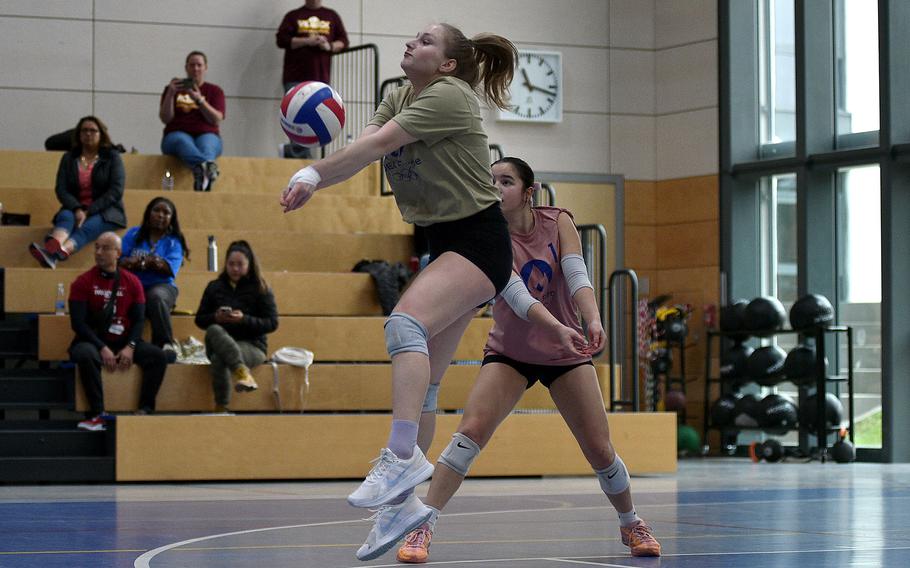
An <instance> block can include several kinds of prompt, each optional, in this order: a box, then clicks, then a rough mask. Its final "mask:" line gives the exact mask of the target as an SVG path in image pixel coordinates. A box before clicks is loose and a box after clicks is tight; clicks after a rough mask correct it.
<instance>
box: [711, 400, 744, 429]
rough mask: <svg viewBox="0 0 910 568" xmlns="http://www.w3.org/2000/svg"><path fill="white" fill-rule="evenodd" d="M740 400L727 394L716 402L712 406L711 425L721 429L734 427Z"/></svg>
mask: <svg viewBox="0 0 910 568" xmlns="http://www.w3.org/2000/svg"><path fill="white" fill-rule="evenodd" d="M738 400H739V397H738V396H736V395H735V394H725V395H723V396H722V397H720V398H718V399H717V400H715V401H714V404H712V405H711V424H712V425H714V426H717V427H720V428H724V427H727V426H732V425H733V419H734V418H735V417H736V402H737V401H738Z"/></svg>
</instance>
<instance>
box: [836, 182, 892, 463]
mask: <svg viewBox="0 0 910 568" xmlns="http://www.w3.org/2000/svg"><path fill="white" fill-rule="evenodd" d="M880 179H881V172H880V169H879V166H878V165H873V166H864V167H857V168H842V169H840V170H838V173H837V194H836V195H837V227H838V230H837V233H836V234H837V282H838V293H837V308H838V320H839V323H840V324H841V325H849V326H852V327H853V329H854V342H853V343H854V345H853V350H854V358H855V362H854V365H853V374H854V377H855V382H854V385H855V389H856V395H855V404H856V432H855V434H856V442H857V445H858V446H866V447H881V443H882V438H881V421H882V418H881V413H882V394H881V393H882V390H881V385H882V345H881V338H882V313H881V302H882V248H881V243H882V233H881V226H882V216H881V199H880V195H881V184H880ZM838 346H839V349H838V351H837V360H838V362H837V365H838V367H839V369H840V374H844V373H846V372H847V369H846V366H847V352H846V344H845V343H844V342H843V341H840V342H839V343H838ZM841 394H842V398H844V397H843V393H841ZM844 402H846V400H845V401H844Z"/></svg>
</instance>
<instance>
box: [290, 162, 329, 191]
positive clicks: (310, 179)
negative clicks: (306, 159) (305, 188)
mask: <svg viewBox="0 0 910 568" xmlns="http://www.w3.org/2000/svg"><path fill="white" fill-rule="evenodd" d="M298 181H299V182H303V183H306V184H309V185H312V186H313V187H316V186H318V185H319V182H321V181H322V176H321V175H319V172H317V171H316V168H314V167H313V166H307V167H305V168H303V169H302V170H300V171H298V172H297V173H296V174H294V176H293V177H292V178H291V181H289V182H288V187H293V186H294V184H295V183H297V182H298Z"/></svg>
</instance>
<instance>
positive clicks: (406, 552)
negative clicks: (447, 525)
mask: <svg viewBox="0 0 910 568" xmlns="http://www.w3.org/2000/svg"><path fill="white" fill-rule="evenodd" d="M431 540H433V531H432V530H431V529H430V527H429V525H428V524H427V523H424V524H422V525H420V527H418V528H416V529H414V530H412V531H411V532H410V533H408V536H406V537H405V539H404V544H402V545H401V548H399V549H398V561H399V562H404V563H406V564H423V563H424V562H426V561H427V559H428V558H429V557H430V541H431Z"/></svg>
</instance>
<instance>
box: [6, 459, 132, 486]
mask: <svg viewBox="0 0 910 568" xmlns="http://www.w3.org/2000/svg"><path fill="white" fill-rule="evenodd" d="M114 472H115V465H114V458H113V457H84V456H80V457H15V458H0V483H42V482H44V483H47V482H50V483H78V482H113V481H115V476H114Z"/></svg>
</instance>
